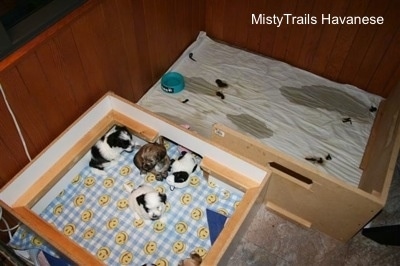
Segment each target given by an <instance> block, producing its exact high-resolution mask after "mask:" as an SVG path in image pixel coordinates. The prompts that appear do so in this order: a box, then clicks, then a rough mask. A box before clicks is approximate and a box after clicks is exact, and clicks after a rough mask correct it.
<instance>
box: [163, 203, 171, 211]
mask: <svg viewBox="0 0 400 266" xmlns="http://www.w3.org/2000/svg"><path fill="white" fill-rule="evenodd" d="M170 209H171V203H169V201H168V202H167V203H165V211H164V212H168V211H169V210H170Z"/></svg>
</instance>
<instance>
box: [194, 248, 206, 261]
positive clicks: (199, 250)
mask: <svg viewBox="0 0 400 266" xmlns="http://www.w3.org/2000/svg"><path fill="white" fill-rule="evenodd" d="M194 252H196V253H197V254H199V256H200V257H202V258H203V259H204V257H205V256H206V255H207V249H205V248H203V247H196V248H195V249H194Z"/></svg>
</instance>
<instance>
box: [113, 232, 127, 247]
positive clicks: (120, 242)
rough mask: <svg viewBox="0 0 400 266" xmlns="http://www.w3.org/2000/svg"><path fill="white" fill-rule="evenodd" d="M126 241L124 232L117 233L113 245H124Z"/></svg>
mask: <svg viewBox="0 0 400 266" xmlns="http://www.w3.org/2000/svg"><path fill="white" fill-rule="evenodd" d="M126 241H128V234H127V233H126V232H124V231H123V232H119V233H118V234H117V235H116V236H115V243H117V244H118V245H123V244H125V243H126Z"/></svg>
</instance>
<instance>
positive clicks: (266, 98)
mask: <svg viewBox="0 0 400 266" xmlns="http://www.w3.org/2000/svg"><path fill="white" fill-rule="evenodd" d="M190 54H191V55H192V56H189V55H190ZM190 57H191V58H192V59H194V60H195V61H194V60H192V59H191V58H190ZM168 71H176V72H179V73H181V74H182V75H183V76H184V77H185V83H186V86H185V89H184V90H183V91H181V92H179V93H176V94H169V93H166V92H164V91H162V90H161V85H160V80H159V81H158V82H157V83H156V84H154V85H153V87H152V88H151V89H150V90H149V91H148V92H147V93H146V94H145V95H144V96H143V97H142V98H141V99H140V100H139V101H138V104H139V105H141V106H143V107H145V108H147V109H149V110H151V111H153V112H155V113H157V114H159V115H161V116H163V117H165V118H167V119H169V120H171V121H172V122H174V123H177V124H186V125H189V126H190V128H191V130H193V131H196V132H197V133H199V134H200V135H203V136H205V137H209V136H210V133H211V127H212V125H213V124H214V123H217V122H218V123H222V124H225V125H226V126H228V127H231V128H233V129H235V130H238V131H240V132H242V133H245V134H247V135H250V136H254V137H256V138H257V139H259V140H260V141H262V142H263V143H265V144H267V145H268V146H270V147H273V148H275V149H278V150H280V151H282V152H285V153H286V154H289V155H291V156H293V157H294V158H296V159H298V160H301V161H307V162H308V163H310V165H314V166H315V167H317V168H318V169H319V171H322V172H325V173H327V174H330V175H331V176H332V177H334V178H338V179H340V180H343V181H345V182H348V183H350V184H352V185H355V186H357V185H358V183H359V180H360V177H361V174H362V171H361V170H360V169H359V165H360V162H361V159H362V155H363V152H364V149H365V146H366V143H367V141H368V136H369V134H370V131H371V127H372V124H373V121H374V118H375V113H376V112H373V111H371V110H370V108H371V107H378V106H379V103H380V101H381V100H382V98H381V97H380V96H377V95H373V94H370V93H367V92H365V91H362V90H360V89H358V88H356V87H354V86H351V85H346V84H339V83H336V82H332V81H330V80H328V79H325V78H322V77H320V76H317V75H314V74H312V73H310V72H307V71H304V70H301V69H298V68H295V67H293V66H291V65H289V64H286V63H283V62H280V61H277V60H273V59H270V58H266V57H263V56H260V55H256V54H253V53H250V52H247V51H244V50H240V49H237V48H234V47H231V46H229V45H226V44H222V43H219V42H216V41H213V40H212V39H210V38H209V37H208V36H207V35H206V33H205V32H200V34H199V36H198V38H197V40H196V41H195V42H193V43H192V44H191V45H190V46H189V47H188V48H187V49H186V50H185V52H184V53H183V54H182V55H181V56H180V58H179V59H178V60H177V61H176V62H175V63H174V64H173V65H172V66H171V68H170V69H169V70H168ZM217 79H220V80H222V81H224V82H226V83H227V84H228V86H227V87H226V88H222V89H221V88H218V86H217V84H216V82H215V81H216V80H217ZM217 91H220V92H222V93H223V95H224V99H222V98H221V97H220V96H217V95H216V92H217ZM185 100H186V101H185ZM328 155H330V157H331V159H330V160H326V157H327V156H328ZM309 157H311V158H322V159H323V160H324V163H323V164H318V163H314V162H311V161H308V160H305V158H309Z"/></svg>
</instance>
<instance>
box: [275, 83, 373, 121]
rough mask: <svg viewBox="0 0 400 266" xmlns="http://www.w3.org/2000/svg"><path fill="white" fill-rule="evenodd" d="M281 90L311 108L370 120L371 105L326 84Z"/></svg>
mask: <svg viewBox="0 0 400 266" xmlns="http://www.w3.org/2000/svg"><path fill="white" fill-rule="evenodd" d="M280 91H281V93H282V95H283V96H285V97H286V98H287V99H288V100H289V101H290V102H292V103H295V104H299V105H303V106H307V107H310V108H322V109H326V110H328V111H336V112H338V113H340V114H341V115H342V116H343V117H351V118H352V119H353V120H358V121H359V122H369V121H370V118H371V114H370V112H369V108H370V106H366V105H365V104H364V103H363V102H361V101H360V100H359V99H357V98H356V97H353V96H351V95H350V94H348V93H346V92H343V91H340V90H338V89H335V88H331V87H326V86H318V85H313V86H302V87H301V88H294V87H282V88H280Z"/></svg>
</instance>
